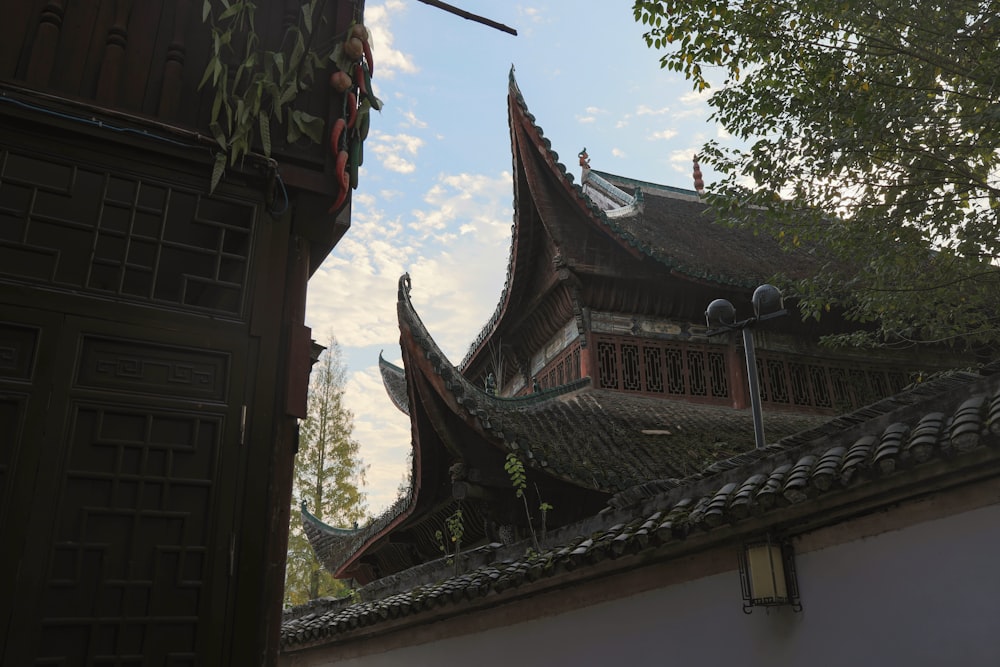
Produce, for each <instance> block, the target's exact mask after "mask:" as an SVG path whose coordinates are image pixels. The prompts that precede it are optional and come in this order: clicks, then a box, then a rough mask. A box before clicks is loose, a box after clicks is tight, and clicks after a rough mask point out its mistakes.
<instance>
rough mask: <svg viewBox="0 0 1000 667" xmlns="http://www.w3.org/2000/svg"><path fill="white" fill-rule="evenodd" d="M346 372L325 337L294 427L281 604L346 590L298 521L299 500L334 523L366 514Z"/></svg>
mask: <svg viewBox="0 0 1000 667" xmlns="http://www.w3.org/2000/svg"><path fill="white" fill-rule="evenodd" d="M346 373H347V370H346V367H345V365H344V362H343V359H342V357H341V352H340V346H339V345H338V344H337V341H336V339H335V338H334V337H333V336H330V341H329V344H328V348H327V350H326V351H325V352H324V353H323V354H322V355H321V356H320V359H319V361H318V362H317V364H316V365H315V366H314V367H313V370H312V375H311V377H310V383H309V402H308V413H307V416H306V419H305V420H303V421H302V423H301V424H300V426H299V451H298V454H297V455H296V457H295V477H294V483H293V499H292V525H291V530H290V534H289V539H288V560H287V565H286V566H285V605H286V606H291V605H295V604H301V603H303V602H306V601H307V600H312V599H315V598H318V597H325V596H340V595H343V594H345V593H347V592H348V588H347V586H346V585H345V584H344V583H343V582H341V581H338V580H336V579H334V578H333V576H332V575H331V574H330V573H329V572H327V571H326V570H325V569H324V568H323V566H322V564H321V563H320V562H319V560H318V559H317V558H316V555H315V553H314V552H313V550H312V547H311V546H310V544H309V540H308V539H307V538H306V536H305V533H304V532H303V529H302V525H301V522H300V520H299V517H300V508H299V503H302V504H304V505H305V506H306V507H307V508H308V510H309V512H310V513H312V514H313V515H314V516H316V517H317V518H318V519H320V520H321V521H323V522H324V523H326V524H329V525H332V526H334V527H343V528H350V527H352V525H355V524H357V523H358V522H361V521H363V520H364V519H365V518H366V516H367V506H366V502H365V495H364V492H363V491H362V488H363V486H364V482H365V471H366V467H365V466H364V465H363V463H362V461H361V458H360V456H359V453H358V447H359V445H358V442H357V441H356V440H354V439H353V438H352V437H351V434H352V431H353V429H354V424H353V420H354V415H353V414H352V413H351V411H350V410H349V409H348V408H347V407H346V406H345V405H344V388H345V386H346Z"/></svg>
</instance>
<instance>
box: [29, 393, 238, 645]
mask: <svg viewBox="0 0 1000 667" xmlns="http://www.w3.org/2000/svg"><path fill="white" fill-rule="evenodd" d="M73 424H74V426H73V429H72V433H71V434H70V451H69V459H68V464H67V470H66V473H65V480H64V484H63V488H64V491H63V494H62V496H61V498H60V499H59V507H58V512H57V516H58V517H60V520H59V523H58V525H57V526H56V531H55V536H54V540H53V544H54V546H53V553H52V560H51V566H50V569H49V576H48V580H47V583H46V585H45V587H44V589H43V592H42V596H43V597H42V600H41V607H42V609H43V613H42V632H41V642H40V646H39V649H38V651H39V652H38V654H37V655H38V656H39V664H63V663H64V662H65V663H66V664H85V665H103V664H115V665H118V664H133V662H134V663H135V664H139V663H140V662H141V664H144V665H146V664H149V665H154V664H155V665H168V664H169V665H175V664H194V656H195V651H196V648H197V645H198V629H199V628H198V626H199V617H203V618H204V617H205V616H206V609H205V606H204V605H205V602H206V599H207V591H203V587H204V586H205V585H206V583H207V581H206V580H207V578H208V577H209V572H208V566H209V560H208V559H209V553H210V547H211V546H212V545H211V544H210V542H209V537H210V528H211V526H210V517H212V516H213V509H214V504H215V503H214V498H213V495H214V492H215V490H216V484H217V481H218V480H217V475H218V470H219V461H218V458H219V454H220V444H221V435H222V423H221V418H213V417H206V416H204V415H197V414H185V413H176V412H171V413H167V412H164V413H155V412H139V411H133V410H129V409H124V408H121V409H117V408H109V407H97V406H87V405H79V406H77V409H76V411H75V419H74V421H73ZM203 595H204V597H203Z"/></svg>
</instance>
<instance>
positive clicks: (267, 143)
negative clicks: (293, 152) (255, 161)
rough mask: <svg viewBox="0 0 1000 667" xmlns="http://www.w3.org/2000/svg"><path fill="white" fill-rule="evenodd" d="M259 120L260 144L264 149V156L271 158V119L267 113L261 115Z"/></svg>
mask: <svg viewBox="0 0 1000 667" xmlns="http://www.w3.org/2000/svg"><path fill="white" fill-rule="evenodd" d="M258 118H259V119H260V142H261V145H262V146H263V148H264V155H265V156H266V157H271V118H270V116H268V115H267V113H266V112H265V113H261V114H260V115H259V116H258Z"/></svg>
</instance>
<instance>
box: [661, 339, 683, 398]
mask: <svg viewBox="0 0 1000 667" xmlns="http://www.w3.org/2000/svg"><path fill="white" fill-rule="evenodd" d="M664 353H665V354H666V355H667V391H669V392H670V393H671V394H684V393H686V389H687V382H686V381H685V373H684V354H683V352H681V350H680V349H678V348H667V349H666V350H664Z"/></svg>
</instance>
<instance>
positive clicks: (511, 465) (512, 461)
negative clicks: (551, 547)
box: [503, 452, 553, 551]
mask: <svg viewBox="0 0 1000 667" xmlns="http://www.w3.org/2000/svg"><path fill="white" fill-rule="evenodd" d="M503 469H504V470H505V471H506V472H507V475H508V476H509V477H510V484H511V486H513V487H514V493H515V495H516V496H517V497H518V498H520V499H521V501H522V502H523V503H524V516H525V518H526V519H527V520H528V530H529V531H530V532H531V543H532V545H533V546H534V549H535V551H541V547H539V546H538V535H536V534H535V524H534V521H533V520H532V518H531V510H530V509H528V495H527V493H526V491H527V489H528V475H527V473H526V472H525V470H524V462H523V461H521V459H520V458H518V456H517V454H514V453H513V452H511V453H509V454H507V460H506V461H505V462H504V464H503ZM535 496H536V497H538V498H539V504H538V510H539V511H540V512H541V513H542V538H544V537H545V531H546V528H545V523H546V518H547V515H548V512H549V511H551V510H552V509H553V508H552V505H551V504H549V503H547V502H545V501H542V500H541V493H539V491H538V486H535Z"/></svg>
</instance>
